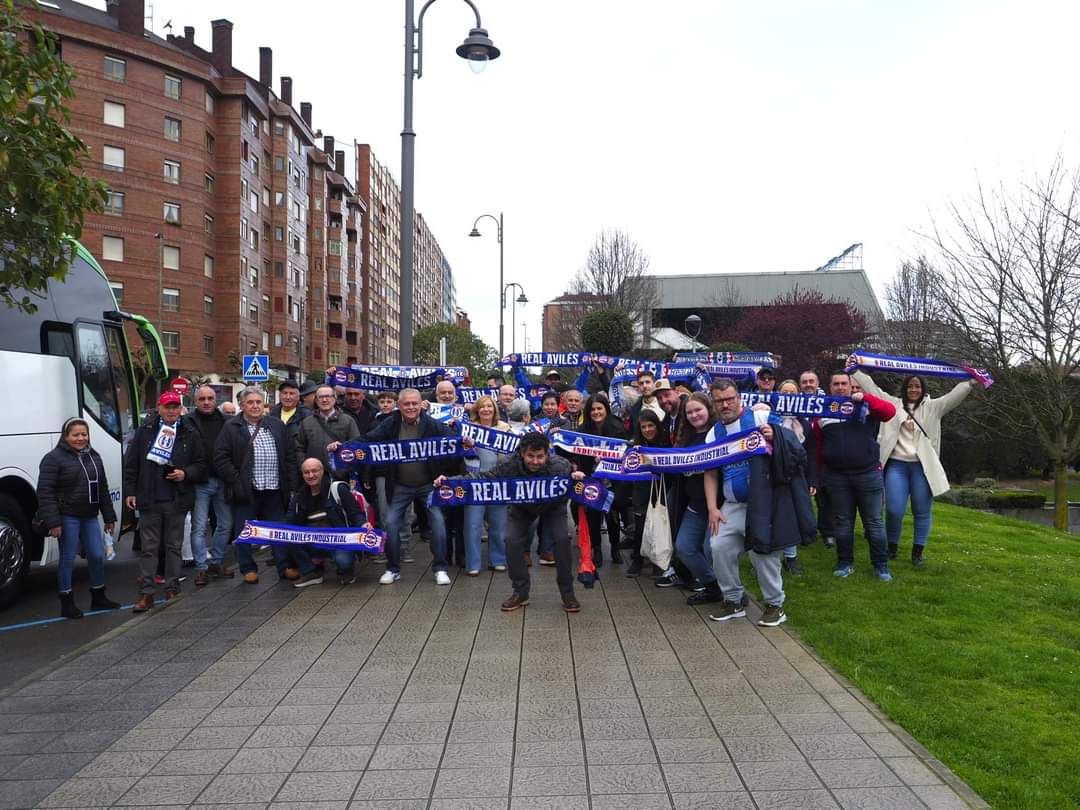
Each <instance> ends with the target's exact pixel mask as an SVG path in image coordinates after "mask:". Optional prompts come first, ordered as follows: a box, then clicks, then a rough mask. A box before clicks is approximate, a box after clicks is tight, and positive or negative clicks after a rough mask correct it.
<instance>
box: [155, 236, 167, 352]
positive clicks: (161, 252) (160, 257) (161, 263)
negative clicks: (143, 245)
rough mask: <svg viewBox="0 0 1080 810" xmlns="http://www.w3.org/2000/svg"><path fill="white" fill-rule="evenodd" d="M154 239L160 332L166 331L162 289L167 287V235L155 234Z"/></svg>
mask: <svg viewBox="0 0 1080 810" xmlns="http://www.w3.org/2000/svg"><path fill="white" fill-rule="evenodd" d="M154 238H155V239H156V240H157V286H158V299H157V323H158V332H164V331H165V309H164V307H163V305H162V303H161V296H162V293H161V291H162V289H163V288H164V286H165V243H164V241H163V240H164V239H165V235H164V234H161V233H155V234H154Z"/></svg>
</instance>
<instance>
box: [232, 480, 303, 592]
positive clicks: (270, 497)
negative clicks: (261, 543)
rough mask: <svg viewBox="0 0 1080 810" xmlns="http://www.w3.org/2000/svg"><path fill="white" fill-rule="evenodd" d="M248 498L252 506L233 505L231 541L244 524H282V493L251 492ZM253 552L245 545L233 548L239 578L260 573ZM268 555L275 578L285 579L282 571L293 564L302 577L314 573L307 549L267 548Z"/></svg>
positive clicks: (244, 504)
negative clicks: (249, 521)
mask: <svg viewBox="0 0 1080 810" xmlns="http://www.w3.org/2000/svg"><path fill="white" fill-rule="evenodd" d="M251 496H252V502H251V503H234V504H233V506H232V515H233V536H234V537H235V536H237V535H239V534H240V530H241V529H243V528H244V521H246V520H266V521H270V522H271V523H283V522H284V521H285V504H284V503H282V502H281V492H279V491H278V490H276V489H267V490H258V489H253V490H252V491H251ZM253 548H254V547H253V546H251V545H250V544H248V543H237V544H236V563H237V565H238V566H239V568H240V573H241V574H247V573H249V572H252V571H256V572H257V571H258V570H259V566H258V564H257V563H256V562H255V557H254V555H253V554H252V550H253ZM270 551H271V553H272V554H273V555H274V565H275V567H276V568H277V572H278V576H284V575H285V569H286V568H288V567H289V564H290V562H294V563H296V567H297V568H298V569H299V570H300V573H301V575H303V574H306V573H308V572H309V571H313V570H315V566H314V565H312V563H311V555H310V554H308V553H307V550H306V549H303V548H300V547H298V546H293V547H291V548H285V547H283V546H270Z"/></svg>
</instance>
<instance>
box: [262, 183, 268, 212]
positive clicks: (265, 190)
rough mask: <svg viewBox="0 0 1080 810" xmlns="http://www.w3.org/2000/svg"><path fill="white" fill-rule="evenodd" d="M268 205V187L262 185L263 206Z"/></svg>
mask: <svg viewBox="0 0 1080 810" xmlns="http://www.w3.org/2000/svg"><path fill="white" fill-rule="evenodd" d="M269 207H270V189H268V188H267V187H266V186H263V208H269Z"/></svg>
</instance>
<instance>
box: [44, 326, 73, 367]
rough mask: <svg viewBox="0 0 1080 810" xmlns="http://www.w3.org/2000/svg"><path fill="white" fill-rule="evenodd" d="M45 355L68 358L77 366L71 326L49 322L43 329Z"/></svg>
mask: <svg viewBox="0 0 1080 810" xmlns="http://www.w3.org/2000/svg"><path fill="white" fill-rule="evenodd" d="M41 329H42V332H43V342H44V344H45V351H44V353H45V354H51V355H52V356H53V357H66V358H68V359H69V360H70V361H71V365H72V366H74V365H75V339H74V338H73V337H72V336H71V326H69V325H68V324H66V323H54V322H51V321H50V322H47V323H45V324H44V325H43V326H42V327H41Z"/></svg>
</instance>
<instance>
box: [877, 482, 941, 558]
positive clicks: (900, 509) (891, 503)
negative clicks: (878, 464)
mask: <svg viewBox="0 0 1080 810" xmlns="http://www.w3.org/2000/svg"><path fill="white" fill-rule="evenodd" d="M909 497H910V498H911V514H912V515H913V516H914V518H915V545H917V546H925V545H926V540H927V538H929V537H930V524H931V521H932V520H933V518H932V514H931V509H933V506H934V496H933V493H931V492H930V482H929V481H927V480H926V473H924V472H923V468H922V463H921V462H918V461H890V462H889V463H888V464H886V465H885V537H886V538H888V541H889V542H890V543H895V544H897V545H899V544H900V533H901V532H902V531H903V528H904V512H905V511H907V503H908V498H909Z"/></svg>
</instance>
